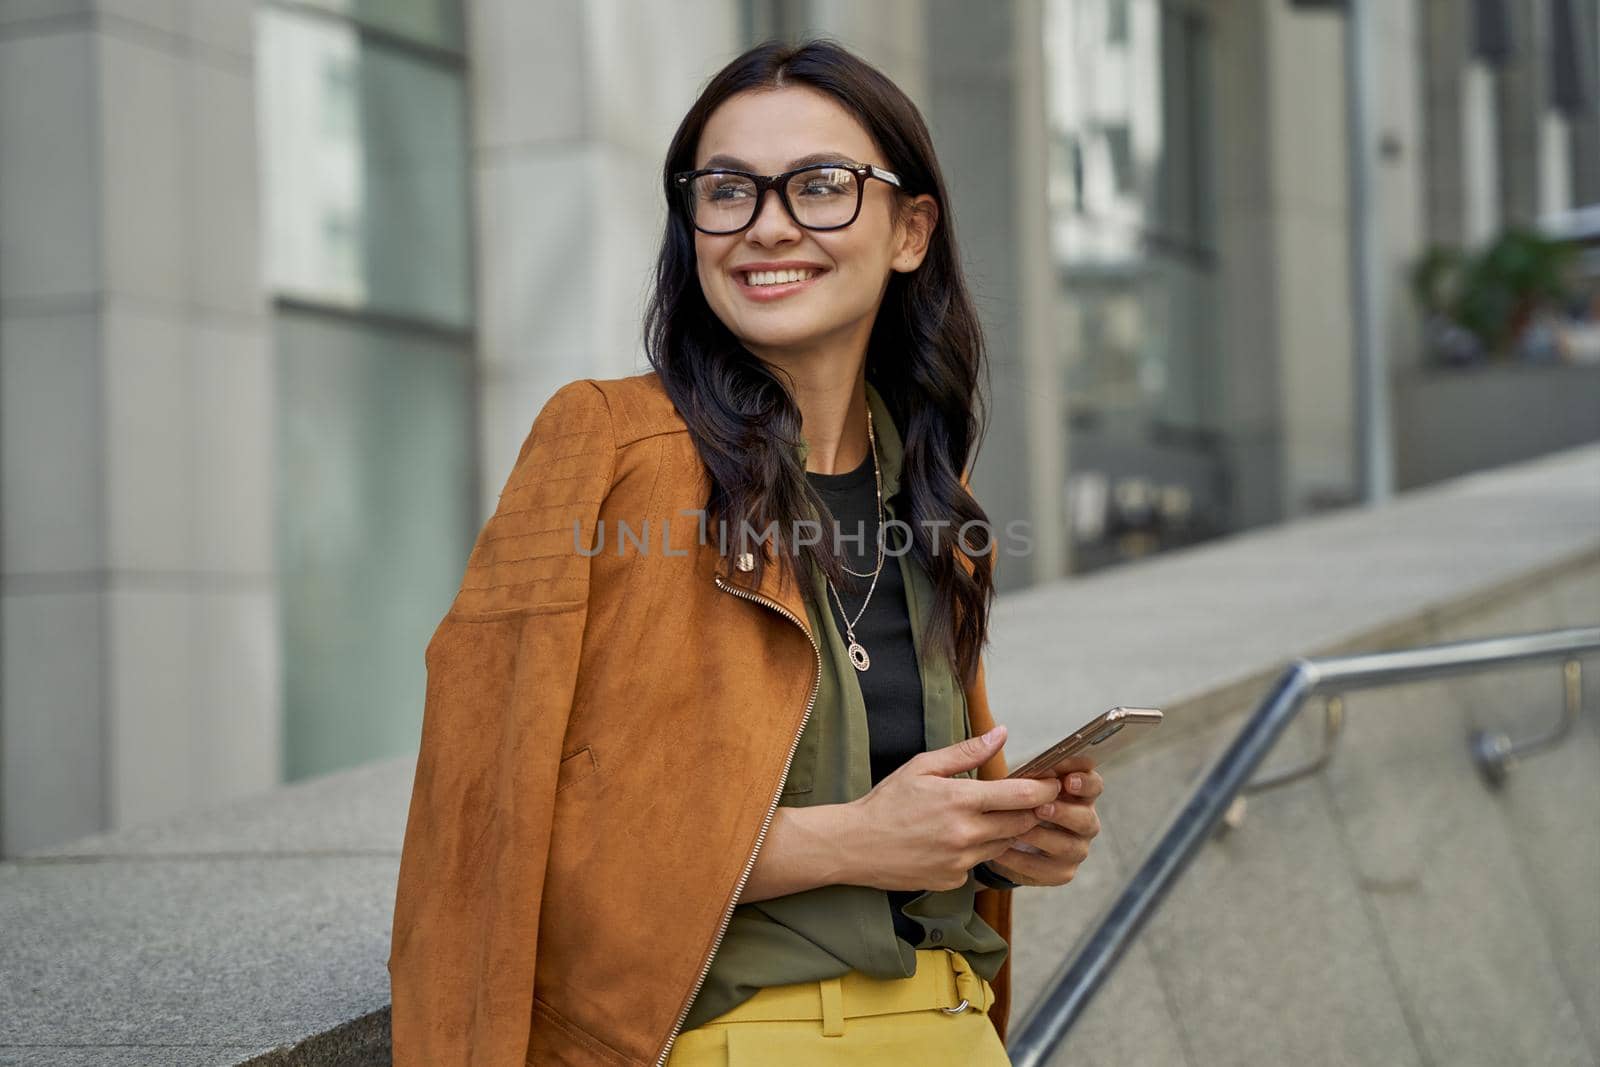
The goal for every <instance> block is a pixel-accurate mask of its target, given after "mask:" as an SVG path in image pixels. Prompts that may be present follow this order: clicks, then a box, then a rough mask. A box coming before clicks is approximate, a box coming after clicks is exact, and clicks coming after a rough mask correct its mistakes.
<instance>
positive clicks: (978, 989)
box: [946, 949, 989, 1011]
mask: <svg viewBox="0 0 1600 1067" xmlns="http://www.w3.org/2000/svg"><path fill="white" fill-rule="evenodd" d="M946 951H947V952H949V953H950V969H951V971H953V972H954V973H955V979H956V1003H957V1004H959V1003H961V1001H963V1000H965V1001H966V1002H967V1010H970V1011H986V1010H988V1007H989V1005H988V1004H986V1003H985V1002H984V995H983V980H982V979H980V978H979V977H978V975H977V973H976V972H974V971H973V969H972V964H970V963H968V962H967V958H966V957H965V956H963V955H962V954H961V953H959V952H955V951H952V950H949V949H946Z"/></svg>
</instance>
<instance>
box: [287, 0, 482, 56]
mask: <svg viewBox="0 0 1600 1067" xmlns="http://www.w3.org/2000/svg"><path fill="white" fill-rule="evenodd" d="M302 2H303V3H307V4H309V5H311V6H313V7H320V8H322V9H324V10H326V11H329V12H331V13H333V14H336V15H343V16H345V17H347V18H349V19H351V20H352V21H354V22H358V23H361V24H362V25H365V26H371V27H372V28H373V29H377V30H386V31H388V32H389V33H393V34H397V35H399V36H401V37H407V38H410V39H411V40H413V41H417V42H419V43H421V44H429V45H437V46H438V47H440V48H448V49H452V50H454V51H460V50H461V49H462V47H463V39H462V38H463V34H462V27H461V6H460V4H459V3H458V2H457V0H302Z"/></svg>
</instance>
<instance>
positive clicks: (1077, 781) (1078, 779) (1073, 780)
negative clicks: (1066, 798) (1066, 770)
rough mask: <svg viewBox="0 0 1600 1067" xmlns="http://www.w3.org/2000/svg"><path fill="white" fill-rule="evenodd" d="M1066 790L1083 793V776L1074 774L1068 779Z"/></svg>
mask: <svg viewBox="0 0 1600 1067" xmlns="http://www.w3.org/2000/svg"><path fill="white" fill-rule="evenodd" d="M1067 788H1068V789H1070V790H1072V791H1073V792H1074V793H1081V792H1082V791H1083V775H1081V774H1074V775H1072V776H1071V777H1069V778H1068V779H1067Z"/></svg>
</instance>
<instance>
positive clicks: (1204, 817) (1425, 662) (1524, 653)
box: [1006, 626, 1600, 1067]
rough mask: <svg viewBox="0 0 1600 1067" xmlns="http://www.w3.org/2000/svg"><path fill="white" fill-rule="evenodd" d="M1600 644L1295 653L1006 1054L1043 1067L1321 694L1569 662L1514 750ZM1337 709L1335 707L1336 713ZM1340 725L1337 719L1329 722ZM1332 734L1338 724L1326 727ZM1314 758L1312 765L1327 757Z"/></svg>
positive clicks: (1014, 1034)
mask: <svg viewBox="0 0 1600 1067" xmlns="http://www.w3.org/2000/svg"><path fill="white" fill-rule="evenodd" d="M1597 649H1600V626H1584V627H1576V628H1573V629H1567V630H1552V631H1548V632H1544V633H1534V634H1513V635H1508V636H1504V637H1490V638H1483V639H1477V640H1471V641H1455V642H1451V643H1449V644H1442V645H1432V646H1429V647H1425V648H1411V649H1402V650H1400V651H1395V652H1368V653H1360V654H1357V655H1350V656H1329V657H1324V658H1318V659H1306V658H1304V657H1297V658H1296V659H1294V660H1293V661H1292V662H1291V663H1290V664H1289V666H1288V667H1287V668H1285V669H1284V671H1283V673H1282V674H1281V675H1279V676H1278V680H1277V681H1276V682H1275V683H1274V684H1273V687H1272V689H1271V691H1270V692H1269V693H1268V694H1267V696H1266V697H1265V698H1264V699H1263V700H1262V701H1261V703H1260V704H1259V705H1257V707H1256V710H1255V712H1254V713H1253V714H1252V715H1251V716H1250V721H1249V722H1247V723H1246V724H1245V725H1244V727H1243V728H1242V729H1241V730H1240V731H1239V732H1238V733H1237V734H1236V735H1234V738H1233V741H1232V743H1231V744H1229V745H1228V747H1227V749H1226V750H1225V751H1224V752H1222V753H1221V754H1220V755H1219V756H1218V757H1217V758H1216V759H1215V760H1214V761H1213V762H1212V764H1211V766H1210V767H1209V768H1208V769H1207V770H1206V772H1205V774H1204V775H1202V777H1201V780H1200V784H1199V785H1198V786H1196V787H1195V788H1194V790H1193V791H1192V792H1191V793H1190V794H1189V797H1188V799H1187V800H1186V801H1185V802H1184V804H1183V806H1182V808H1181V809H1180V810H1179V811H1178V812H1177V813H1176V814H1175V815H1174V816H1173V817H1172V819H1171V820H1170V821H1169V822H1168V823H1167V826H1166V829H1165V830H1163V831H1162V833H1161V836H1160V838H1159V839H1158V840H1157V841H1156V843H1155V845H1153V846H1152V847H1151V848H1150V849H1149V851H1147V852H1146V853H1145V857H1144V859H1143V861H1142V862H1141V863H1140V865H1139V869H1138V870H1137V871H1136V872H1135V873H1134V875H1133V877H1131V878H1130V879H1129V880H1128V882H1127V884H1126V885H1125V886H1124V887H1123V890H1122V892H1121V893H1120V894H1119V895H1118V896H1117V898H1116V900H1115V901H1113V902H1112V904H1111V906H1110V907H1109V908H1107V909H1106V911H1105V912H1104V913H1103V914H1102V915H1101V916H1100V918H1099V919H1098V920H1097V921H1096V922H1095V923H1094V924H1093V925H1092V926H1091V927H1090V928H1089V929H1088V930H1087V931H1086V932H1085V933H1084V935H1083V936H1082V937H1080V938H1079V940H1078V943H1077V944H1076V945H1075V946H1074V947H1073V950H1072V952H1071V953H1070V954H1069V955H1068V957H1067V959H1066V960H1065V961H1064V962H1063V963H1062V966H1061V967H1060V969H1059V970H1057V971H1056V973H1055V975H1054V976H1052V977H1051V979H1050V982H1049V984H1048V985H1047V986H1046V988H1045V991H1044V993H1043V994H1042V995H1041V996H1040V997H1039V998H1038V1000H1037V1001H1035V1004H1034V1007H1033V1008H1032V1009H1030V1010H1029V1012H1028V1014H1027V1016H1026V1017H1025V1018H1024V1019H1023V1020H1022V1021H1021V1022H1020V1023H1019V1024H1018V1025H1017V1026H1016V1027H1014V1028H1012V1031H1011V1035H1010V1036H1011V1041H1010V1042H1009V1043H1008V1046H1007V1050H1006V1051H1007V1055H1008V1056H1009V1057H1010V1059H1011V1062H1012V1064H1013V1065H1015V1067H1043V1064H1044V1063H1045V1061H1046V1060H1047V1059H1048V1058H1049V1057H1050V1055H1051V1054H1052V1053H1053V1052H1054V1051H1055V1049H1056V1046H1057V1045H1059V1044H1060V1043H1061V1041H1062V1040H1063V1039H1064V1038H1065V1037H1066V1035H1067V1031H1068V1030H1069V1029H1071V1027H1072V1024H1073V1023H1074V1022H1076V1021H1077V1018H1078V1016H1080V1015H1081V1014H1083V1011H1084V1009H1085V1008H1086V1007H1087V1006H1088V1004H1089V1001H1090V999H1091V998H1092V997H1093V996H1094V995H1095V993H1096V992H1098V991H1099V989H1100V987H1101V986H1102V985H1103V984H1104V983H1105V980H1106V979H1107V978H1108V977H1109V976H1110V974H1111V972H1112V970H1113V969H1115V967H1116V965H1117V964H1118V963H1119V962H1120V961H1121V959H1122V956H1123V954H1124V953H1125V952H1126V951H1127V949H1128V946H1129V945H1130V944H1131V943H1132V942H1133V939H1134V938H1135V937H1136V936H1138V934H1139V932H1140V931H1141V930H1142V929H1143V928H1144V924H1145V923H1146V922H1147V921H1148V920H1149V918H1150V916H1151V915H1152V914H1154V913H1155V910H1156V909H1157V908H1158V907H1159V906H1160V905H1161V902H1162V901H1163V899H1164V898H1165V897H1166V895H1167V893H1168V892H1169V891H1170V890H1171V888H1172V886H1173V885H1174V884H1175V883H1176V882H1177V880H1178V879H1179V877H1181V876H1182V875H1183V873H1184V872H1185V871H1186V870H1187V869H1188V867H1189V864H1190V863H1191V862H1192V861H1193V860H1194V857H1195V855H1196V854H1197V853H1198V852H1199V851H1200V847H1201V846H1202V845H1204V844H1205V843H1206V841H1207V840H1209V838H1210V837H1211V835H1212V833H1213V831H1215V829H1216V828H1217V825H1218V823H1219V822H1221V821H1222V819H1223V816H1224V815H1225V813H1226V812H1227V810H1228V808H1229V806H1230V805H1231V804H1232V803H1233V801H1234V798H1235V797H1236V796H1237V795H1238V794H1239V793H1240V791H1241V790H1242V789H1243V788H1244V787H1245V786H1246V784H1247V783H1248V782H1249V779H1250V775H1251V773H1252V772H1253V771H1254V770H1255V769H1256V768H1257V767H1258V766H1259V765H1260V764H1261V762H1262V760H1264V759H1265V758H1266V756H1267V754H1268V753H1269V752H1271V751H1272V746H1273V745H1274V744H1275V743H1276V742H1277V740H1278V737H1279V736H1280V735H1281V734H1282V733H1283V731H1284V729H1285V728H1286V727H1287V726H1288V725H1289V722H1290V720H1292V719H1293V718H1294V717H1295V715H1297V714H1298V713H1299V711H1300V709H1301V707H1302V706H1303V705H1304V704H1305V702H1306V701H1307V700H1308V699H1309V698H1311V697H1313V696H1317V695H1320V694H1342V693H1344V692H1347V691H1349V690H1351V689H1372V688H1377V687H1380V686H1386V685H1393V684H1395V683H1398V682H1411V681H1419V680H1422V679H1424V678H1433V677H1438V676H1442V675H1451V674H1463V673H1468V672H1473V671H1482V670H1488V669H1490V668H1494V667H1503V666H1506V665H1508V664H1513V663H1522V662H1529V661H1537V660H1548V659H1565V660H1568V661H1569V663H1568V666H1567V678H1568V683H1569V684H1568V709H1569V714H1568V715H1567V717H1566V720H1565V721H1564V723H1563V726H1562V727H1560V728H1558V732H1557V734H1554V735H1549V737H1544V738H1539V739H1537V740H1536V741H1535V742H1531V743H1524V744H1522V745H1515V746H1511V747H1512V748H1515V749H1517V750H1518V751H1526V750H1527V749H1528V748H1529V747H1532V745H1534V744H1538V745H1540V746H1542V745H1543V744H1545V743H1548V741H1549V739H1550V737H1555V736H1559V734H1561V733H1564V732H1565V729H1566V728H1567V726H1569V725H1570V719H1571V718H1572V717H1573V716H1575V714H1576V711H1575V710H1573V709H1574V705H1573V703H1572V695H1571V694H1572V692H1573V687H1572V684H1571V682H1572V679H1574V678H1575V677H1576V674H1575V668H1576V661H1575V660H1572V657H1573V656H1575V655H1577V654H1579V653H1582V652H1591V651H1595V650H1597ZM1335 714H1337V713H1335ZM1335 725H1336V724H1335ZM1329 732H1330V734H1335V733H1336V730H1335V729H1332V728H1330V731H1329ZM1329 754H1330V753H1328V752H1327V751H1325V753H1324V757H1322V758H1321V759H1319V761H1318V763H1317V764H1316V765H1317V766H1321V765H1322V763H1325V762H1326V757H1327V755H1329Z"/></svg>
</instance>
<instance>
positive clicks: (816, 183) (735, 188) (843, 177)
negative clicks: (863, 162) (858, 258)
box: [689, 167, 861, 233]
mask: <svg viewBox="0 0 1600 1067" xmlns="http://www.w3.org/2000/svg"><path fill="white" fill-rule="evenodd" d="M787 191H788V193H789V204H790V206H791V207H792V208H793V210H794V217H795V221H796V222H797V223H799V224H800V225H801V226H805V227H808V228H815V229H827V228H830V227H835V226H842V225H844V224H845V223H847V222H849V221H850V218H851V216H853V215H854V214H855V213H856V201H857V199H858V198H859V197H860V195H861V194H860V188H859V182H858V181H857V179H856V175H855V172H853V171H849V170H845V169H843V168H842V167H813V168H811V169H809V170H803V171H801V172H799V173H798V174H795V175H794V176H792V177H791V178H790V179H789V181H788V185H787ZM689 203H690V206H691V209H692V210H693V212H694V222H695V225H696V226H698V227H699V228H700V229H702V230H707V231H710V232H713V233H732V232H734V231H735V230H742V229H744V228H745V227H746V226H747V225H749V224H750V222H751V220H752V219H754V217H755V213H756V184H755V182H753V181H751V180H750V179H749V178H745V177H742V176H740V175H738V174H702V175H700V176H699V177H696V178H692V179H690V181H689Z"/></svg>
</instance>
